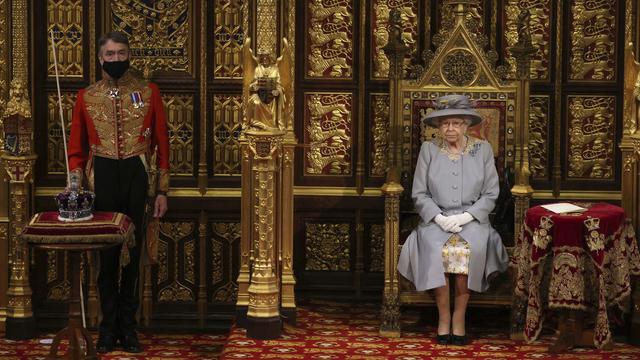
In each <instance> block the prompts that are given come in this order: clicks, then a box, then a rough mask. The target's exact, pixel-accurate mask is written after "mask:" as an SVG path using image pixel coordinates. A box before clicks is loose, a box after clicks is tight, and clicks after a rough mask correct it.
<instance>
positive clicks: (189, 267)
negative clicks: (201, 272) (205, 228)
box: [182, 240, 196, 285]
mask: <svg viewBox="0 0 640 360" xmlns="http://www.w3.org/2000/svg"><path fill="white" fill-rule="evenodd" d="M195 253H196V243H195V241H194V240H187V241H185V242H184V263H183V264H182V265H183V270H182V271H183V273H184V279H185V280H186V281H188V282H189V283H190V284H191V285H195V284H196V259H195Z"/></svg>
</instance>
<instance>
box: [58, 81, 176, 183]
mask: <svg viewBox="0 0 640 360" xmlns="http://www.w3.org/2000/svg"><path fill="white" fill-rule="evenodd" d="M156 150H157V151H156ZM68 152H69V169H70V170H71V172H75V173H77V174H79V175H81V174H82V173H83V171H82V170H83V169H84V174H85V175H86V176H87V180H88V185H89V188H91V189H93V167H92V159H93V156H100V157H105V158H109V159H116V160H117V159H127V158H130V157H133V156H140V157H141V159H142V162H143V164H145V167H146V169H147V171H150V168H151V165H152V164H150V161H151V160H152V159H154V153H155V159H156V164H155V165H156V166H157V171H158V173H157V175H158V176H157V186H156V189H155V190H157V191H159V192H167V191H168V190H169V136H168V133H167V122H166V118H165V113H164V107H163V104H162V98H161V97H160V91H159V90H158V87H157V85H155V84H153V83H147V82H145V81H143V80H141V79H139V78H137V77H135V76H134V75H133V74H131V72H130V71H128V72H127V73H125V74H124V75H123V76H122V78H120V80H118V82H117V84H116V83H115V82H114V81H112V80H107V79H102V80H100V81H98V82H96V83H95V84H93V85H91V86H89V87H87V88H85V89H82V90H80V91H79V92H78V97H77V99H76V103H75V106H74V108H73V119H72V122H71V137H70V139H69V147H68ZM151 178H152V177H151V176H150V179H151ZM150 190H152V189H150Z"/></svg>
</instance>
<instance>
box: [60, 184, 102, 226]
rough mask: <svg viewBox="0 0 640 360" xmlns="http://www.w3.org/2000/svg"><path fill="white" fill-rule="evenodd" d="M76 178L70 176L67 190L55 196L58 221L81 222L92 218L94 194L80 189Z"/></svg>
mask: <svg viewBox="0 0 640 360" xmlns="http://www.w3.org/2000/svg"><path fill="white" fill-rule="evenodd" d="M78 180H79V179H78V176H76V175H71V177H70V179H69V188H67V189H65V190H64V191H63V192H61V193H59V194H58V195H57V196H56V198H55V199H56V203H57V204H58V213H59V214H58V220H60V221H82V220H90V219H91V218H93V201H94V200H95V194H94V193H93V192H91V191H85V190H83V189H81V188H80V186H79V184H78V183H79V181H78Z"/></svg>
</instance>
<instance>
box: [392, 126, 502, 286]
mask: <svg viewBox="0 0 640 360" xmlns="http://www.w3.org/2000/svg"><path fill="white" fill-rule="evenodd" d="M442 142H443V140H442V139H436V140H433V141H427V142H424V143H423V144H422V147H421V149H420V155H419V157H418V163H417V164H416V171H415V174H414V177H413V190H412V194H411V196H412V198H413V201H414V202H415V207H416V211H417V212H418V213H419V214H420V217H421V219H422V221H421V222H420V224H419V225H418V226H417V228H416V229H414V230H413V232H412V233H411V235H409V237H408V238H407V241H406V242H405V243H404V245H403V246H402V251H401V253H400V259H399V261H398V271H399V272H400V273H401V274H402V275H403V276H404V277H406V278H407V279H408V280H410V281H411V282H412V283H413V284H414V285H415V287H416V290H418V291H423V290H429V289H433V288H438V287H441V286H445V277H444V267H443V263H442V246H443V245H444V243H445V242H446V241H447V240H448V239H449V237H450V236H451V233H448V232H445V231H443V230H442V229H441V228H440V226H439V225H438V224H436V223H435V222H434V221H433V219H434V218H435V216H436V215H438V214H440V213H442V214H443V215H445V216H448V215H454V214H461V213H463V212H465V211H466V212H468V213H469V214H471V215H472V216H473V217H474V219H473V221H471V222H470V223H468V224H466V225H464V226H463V227H462V231H461V232H460V233H459V235H460V236H461V237H462V238H464V239H465V240H466V241H467V242H468V243H469V246H470V248H471V258H470V260H469V280H468V286H469V289H471V290H473V291H477V292H483V291H485V290H487V289H488V287H489V282H488V281H487V278H488V277H489V275H491V274H492V273H494V272H496V271H499V272H502V271H505V270H506V269H507V266H508V262H509V257H508V254H507V252H506V250H505V248H504V246H503V245H502V240H501V239H500V235H499V234H498V232H497V231H496V230H495V229H494V228H493V227H492V226H491V224H490V223H489V213H490V212H491V211H492V210H493V208H494V206H495V201H496V199H497V198H498V194H499V192H500V186H499V181H498V173H497V171H496V167H495V164H494V159H493V150H492V149H491V145H490V144H489V143H488V142H486V141H484V140H478V139H474V138H471V137H469V138H468V141H467V146H466V148H465V149H464V151H463V152H462V153H461V154H460V155H459V156H458V158H457V159H456V158H454V157H451V156H450V154H449V153H448V152H447V151H445V150H444V146H443V143H442Z"/></svg>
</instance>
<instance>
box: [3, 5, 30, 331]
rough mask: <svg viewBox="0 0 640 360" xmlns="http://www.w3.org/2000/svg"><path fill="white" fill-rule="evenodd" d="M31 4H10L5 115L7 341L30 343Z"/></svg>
mask: <svg viewBox="0 0 640 360" xmlns="http://www.w3.org/2000/svg"><path fill="white" fill-rule="evenodd" d="M27 14H28V3H27V1H26V0H14V1H12V3H11V20H12V24H11V25H12V37H11V40H12V43H11V49H12V60H13V64H12V67H11V68H12V78H11V85H10V89H9V102H8V103H7V106H6V109H5V112H4V114H3V116H2V119H3V123H4V124H3V130H4V141H5V148H4V151H3V153H2V166H3V167H4V170H5V171H4V173H6V175H7V176H8V178H9V190H10V194H11V195H10V199H9V209H10V214H9V224H10V225H9V236H8V237H9V262H10V263H11V276H10V278H9V290H8V291H7V295H8V306H7V321H6V337H7V338H8V339H28V338H32V337H33V336H34V335H35V320H34V318H33V313H32V311H31V288H30V287H29V271H28V270H29V268H28V267H29V261H28V251H27V249H26V248H25V246H24V245H23V244H22V242H21V241H19V235H20V234H21V233H22V229H23V227H24V226H25V225H26V222H27V221H29V216H30V214H31V209H30V207H31V206H30V202H31V201H30V199H31V196H30V194H31V188H32V185H33V166H34V163H35V159H36V155H34V154H33V150H32V149H33V126H32V122H31V101H30V99H29V87H28V67H27V66H28V65H27V55H28V41H27V39H28V37H27V36H28V34H27Z"/></svg>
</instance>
